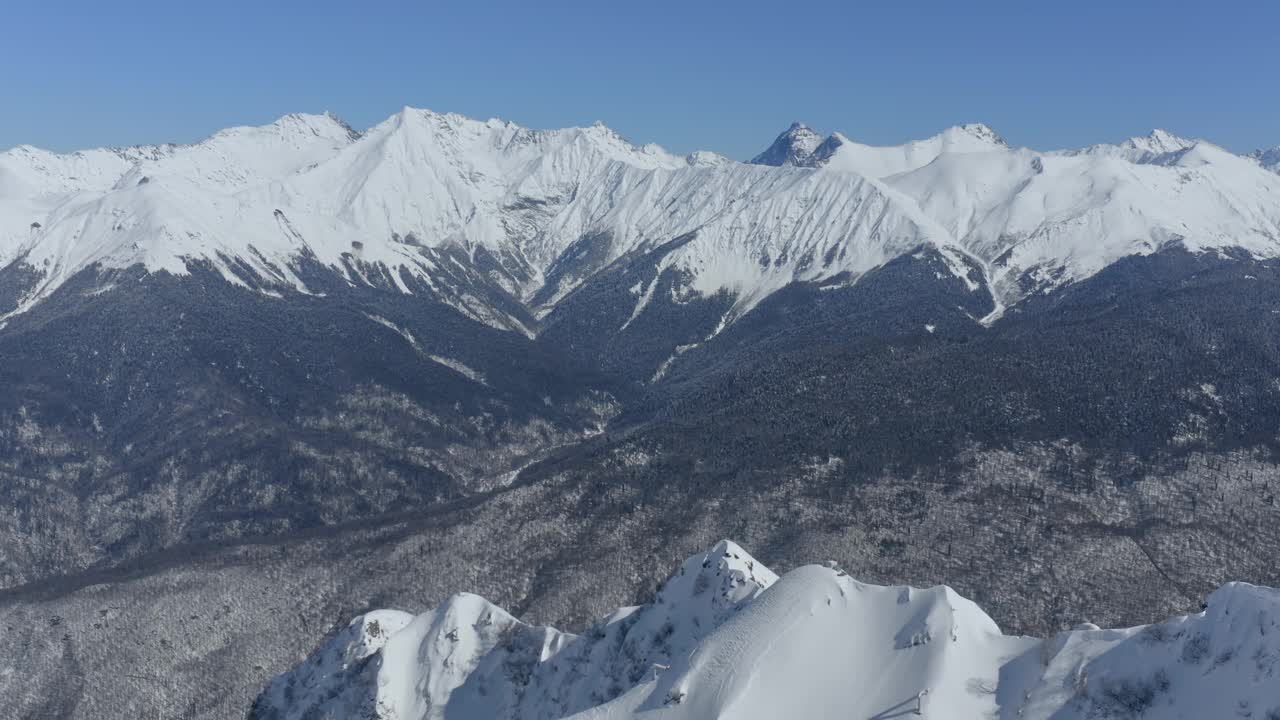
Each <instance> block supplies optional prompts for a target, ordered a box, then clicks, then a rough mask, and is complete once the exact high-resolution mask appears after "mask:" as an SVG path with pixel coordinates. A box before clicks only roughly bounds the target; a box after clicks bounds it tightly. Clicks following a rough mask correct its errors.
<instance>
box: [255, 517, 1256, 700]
mask: <svg viewBox="0 0 1280 720" xmlns="http://www.w3.org/2000/svg"><path fill="white" fill-rule="evenodd" d="M1278 686H1280V591H1276V590H1272V589H1268V588H1260V587H1254V586H1251V585H1245V584H1240V583H1233V584H1228V585H1226V586H1224V587H1222V588H1221V589H1220V590H1218V591H1216V592H1214V593H1213V594H1211V595H1210V596H1209V597H1208V599H1207V603H1206V608H1205V610H1204V611H1203V612H1201V613H1199V614H1196V615H1188V616H1183V617H1175V618H1173V619H1171V620H1169V621H1167V622H1164V623H1159V624H1155V625H1148V626H1142V627H1136V628H1128V629H1124V630H1099V629H1097V628H1096V627H1094V626H1089V625H1082V626H1081V627H1079V628H1077V629H1075V630H1072V631H1068V632H1063V633H1060V634H1058V635H1057V636H1055V637H1053V638H1050V639H1048V640H1038V639H1035V638H1027V637H1009V636H1005V635H1002V634H1001V633H1000V630H999V628H998V627H996V625H995V623H994V622H992V621H991V619H990V618H989V617H987V615H986V614H985V613H983V611H982V610H981V609H980V608H979V607H978V606H977V605H975V604H973V603H972V602H970V601H969V600H966V599H965V598H963V597H960V596H959V595H957V594H956V593H955V592H954V591H952V590H951V589H949V588H946V587H935V588H930V589H928V590H917V589H914V588H910V587H881V586H875V585H867V584H863V583H859V582H857V581H855V580H853V579H852V578H850V577H849V576H848V575H846V574H845V573H844V572H842V571H840V570H839V569H837V568H835V567H834V566H831V565H828V566H825V567H824V566H816V565H815V566H806V567H801V568H798V569H796V570H793V571H792V572H790V573H787V574H786V575H784V576H782V577H781V578H780V579H779V578H777V577H776V576H775V575H774V574H773V573H772V572H770V571H769V570H768V569H767V568H765V567H764V566H762V565H761V564H760V563H758V562H756V561H755V560H754V559H753V558H751V557H750V556H749V555H748V554H747V553H746V552H745V551H743V550H742V549H741V548H739V547H738V546H737V545H735V544H733V543H731V542H728V541H723V542H721V543H720V544H719V545H717V546H716V547H715V548H714V549H712V550H711V551H710V552H708V553H706V554H700V555H696V556H694V557H692V558H690V559H689V560H687V561H686V562H685V563H684V564H683V565H682V566H681V568H680V569H679V570H678V571H677V573H676V574H675V575H673V576H672V577H671V579H670V580H668V582H667V583H666V584H665V585H664V586H663V587H662V588H661V589H660V590H659V592H658V593H657V595H656V596H655V598H654V600H653V601H652V602H650V603H649V604H647V605H643V606H640V607H633V608H623V609H621V610H619V611H617V612H615V613H613V614H612V615H610V616H609V617H607V618H605V619H604V620H602V621H601V622H600V623H598V624H597V625H595V626H593V627H591V628H589V629H588V630H587V631H586V632H585V633H584V634H582V635H578V636H575V635H569V634H565V633H561V632H559V631H556V630H553V629H550V628H540V627H534V626H529V625H525V624H524V623H521V622H520V621H518V620H515V619H514V618H512V617H511V616H510V615H508V614H507V613H505V612H503V611H502V610H501V609H499V608H497V607H495V606H493V605H491V604H489V603H487V602H485V601H484V600H482V599H480V598H478V597H476V596H474V595H457V596H454V597H453V598H450V599H449V600H448V601H447V602H446V603H445V604H444V605H442V606H441V607H440V608H439V609H437V610H434V611H431V612H428V613H424V614H423V615H420V616H418V617H417V618H413V619H412V620H409V619H408V616H405V615H404V614H403V613H394V612H390V611H378V612H376V613H370V614H367V615H364V616H362V617H360V618H357V619H356V620H354V621H353V622H352V623H351V625H350V626H349V627H348V628H347V629H346V630H344V631H343V632H341V633H339V634H338V635H337V636H336V637H334V638H333V639H332V640H330V641H328V642H327V643H326V644H325V645H324V646H323V647H321V649H320V650H318V651H317V652H316V653H315V654H314V655H313V656H312V657H311V658H310V659H308V660H307V662H305V663H304V664H303V665H301V666H299V667H298V668H297V669H295V670H292V671H290V672H288V673H285V674H284V675H281V676H280V677H278V678H276V679H275V680H274V681H273V682H272V683H271V685H270V687H269V688H268V689H267V691H266V692H264V693H263V695H262V697H261V698H260V699H259V701H258V705H257V708H256V715H257V716H260V717H273V718H303V717H307V718H384V719H391V718H394V719H396V720H422V719H426V718H431V719H445V720H448V719H452V720H459V719H463V718H465V719H467V720H471V719H472V718H475V719H478V718H528V719H534V718H561V717H570V716H572V717H575V718H581V719H582V720H586V719H587V718H598V719H606V718H608V719H621V718H639V717H655V718H657V717H663V718H691V719H692V718H711V717H719V718H741V719H743V720H754V719H755V718H761V719H763V718H778V717H809V718H828V717H831V718H835V717H840V718H889V717H909V716H910V717H915V716H919V717H926V718H930V717H932V718H978V717H992V718H1007V719H1010V720H1012V719H1015V718H1018V719H1023V718H1056V719H1058V720H1071V719H1074V718H1079V719H1081V720H1083V719H1084V718H1131V717H1143V718H1190V717H1196V718H1209V717H1234V716H1236V714H1237V713H1239V712H1240V711H1242V710H1243V711H1247V713H1249V714H1250V716H1252V717H1271V716H1272V715H1275V714H1280V694H1277V693H1276V692H1275V688H1276V687H1278ZM1268 713H1271V715H1269V714H1268Z"/></svg>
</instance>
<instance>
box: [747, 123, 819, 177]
mask: <svg viewBox="0 0 1280 720" xmlns="http://www.w3.org/2000/svg"><path fill="white" fill-rule="evenodd" d="M821 144H822V136H821V135H819V134H818V133H816V132H814V131H813V130H811V129H810V128H809V126H808V125H805V124H804V123H802V122H793V123H791V125H790V126H789V127H788V128H787V129H786V130H783V131H782V132H781V133H780V134H779V135H778V137H776V138H774V140H773V144H771V145H770V146H769V147H768V148H767V149H766V150H765V151H764V152H762V153H760V154H759V155H757V156H755V157H754V158H752V159H751V163H752V164H754V165H772V166H774V167H780V166H783V165H796V166H801V167H805V166H808V165H810V164H811V162H810V157H811V156H812V155H813V151H814V150H816V149H817V148H818V146H819V145H821Z"/></svg>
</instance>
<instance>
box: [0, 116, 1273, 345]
mask: <svg viewBox="0 0 1280 720" xmlns="http://www.w3.org/2000/svg"><path fill="white" fill-rule="evenodd" d="M1272 155H1274V152H1273V153H1271V154H1267V153H1258V154H1256V156H1254V157H1242V156H1237V155H1233V154H1232V153H1230V152H1227V151H1226V150H1223V149H1222V148H1219V147H1217V146H1215V145H1212V144H1210V143H1208V142H1203V141H1197V140H1187V139H1183V138H1178V137H1175V136H1173V135H1170V134H1168V133H1164V132H1162V131H1155V132H1153V133H1152V134H1151V135H1149V136H1146V137H1139V138H1133V139H1130V140H1127V141H1124V142H1122V143H1119V144H1116V145H1099V146H1094V147H1090V148H1085V149H1082V150H1072V151H1055V152H1038V151H1034V150H1030V149H1026V148H1013V147H1010V146H1008V145H1007V144H1006V143H1005V141H1004V140H1002V139H1001V138H1000V137H999V136H998V135H997V134H996V133H995V132H993V131H992V130H991V129H990V128H987V127H986V126H983V125H964V126H960V127H954V128H951V129H948V130H945V131H944V132H942V133H941V134H939V135H937V136H935V137H932V138H928V139H925V140H921V141H918V142H912V143H908V144H906V145H902V146H896V147H873V146H868V145H862V144H859V143H856V142H853V141H851V140H849V139H848V138H846V137H844V136H843V135H840V134H838V133H837V134H833V135H830V136H829V137H827V138H825V139H822V138H821V136H819V135H818V134H817V133H814V132H813V131H812V130H810V129H808V128H806V127H805V126H803V125H800V124H796V125H793V126H792V127H791V128H790V129H788V130H787V131H786V132H785V133H783V134H782V135H781V136H779V137H778V139H777V140H776V141H775V142H774V144H773V145H772V146H771V147H770V148H769V149H768V150H766V151H765V152H764V153H762V154H761V155H760V156H758V157H757V158H755V160H754V161H753V162H752V163H740V162H735V161H732V160H730V159H728V158H725V157H722V156H719V155H715V154H713V153H706V152H699V153H693V154H691V155H688V156H679V155H673V154H671V153H669V152H667V151H665V150H663V149H662V148H659V147H657V146H652V145H650V146H644V147H637V146H635V145H632V144H630V143H628V142H627V141H625V140H624V139H623V138H622V137H620V136H619V135H618V134H617V133H615V132H613V131H611V130H610V129H608V128H607V127H604V126H603V125H599V124H597V125H595V126H592V127H588V128H569V129H564V130H550V131H540V130H529V129H526V128H522V127H519V126H517V125H514V124H512V123H509V122H504V121H500V120H489V121H477V120H472V119H468V118H465V117H462V116H459V115H454V114H439V113H434V112H430V111H426V110H416V109H411V108H406V109H404V110H403V111H401V112H399V113H397V114H396V115H394V116H392V117H391V118H388V119H387V120H386V121H384V122H382V123H380V124H378V125H377V126H375V127H373V128H370V129H369V130H367V131H365V132H363V133H358V132H355V131H354V130H352V129H351V128H350V127H348V126H347V125H346V124H344V123H343V122H342V121H340V120H338V119H337V118H335V117H333V116H331V115H327V114H326V115H289V116H286V117H284V118H281V119H280V120H278V121H277V122H275V123H272V124H271V125H267V126H264V127H249V128H232V129H229V130H225V131H222V132H219V133H217V134H215V135H214V136H212V137H210V138H208V139H207V140H204V141H203V142H200V143H196V144H194V145H159V146H147V147H135V148H127V149H116V150H91V151H85V152H78V153H72V154H67V155H59V154H54V153H49V152H45V151H42V150H38V149H35V148H31V147H26V146H22V147H18V148H14V149H12V150H9V151H7V152H5V153H3V154H0V268H4V267H21V268H23V269H24V270H25V271H27V273H26V275H25V277H28V278H30V279H29V280H28V281H27V282H26V284H25V286H24V287H23V288H22V292H21V293H19V294H18V295H19V296H18V297H17V298H15V300H14V301H13V302H12V303H11V306H10V307H6V308H0V312H3V313H4V314H6V315H12V314H14V313H20V312H23V311H24V310H27V309H30V308H31V307H32V306H34V305H35V304H36V303H38V302H40V301H41V300H42V299H43V298H45V297H47V296H48V295H49V294H50V293H52V292H53V291H55V290H56V289H57V288H58V287H59V286H61V285H62V284H63V283H65V282H66V281H67V280H68V279H69V278H71V277H73V276H74V275H76V274H77V273H78V272H80V271H81V270H84V269H86V268H89V267H93V266H97V267H99V268H119V267H128V266H132V265H136V264H142V265H144V266H145V267H146V268H148V269H149V270H153V271H154V270H166V271H168V272H171V273H175V274H182V273H186V272H188V271H189V269H190V267H191V265H192V263H193V262H202V263H207V264H208V265H210V266H212V267H214V268H216V269H217V270H218V271H219V272H221V274H222V275H223V276H224V277H225V278H226V279H227V280H228V281H230V282H233V283H236V284H240V285H245V284H247V285H250V286H251V287H255V288H256V289H260V290H262V291H264V292H268V293H278V292H281V291H286V290H293V291H297V292H303V293H308V292H313V291H314V290H313V288H311V287H309V285H308V282H307V281H306V279H305V273H304V272H303V271H302V269H301V267H302V265H304V264H306V263H314V262H318V263H319V264H320V266H322V267H325V268H329V269H332V270H333V271H334V272H336V273H339V274H341V275H342V276H343V277H345V278H346V280H348V281H349V282H351V283H372V282H378V281H384V282H387V283H389V284H391V285H394V286H395V287H396V288H398V289H399V290H400V291H402V292H405V293H417V292H428V293H431V294H433V295H435V296H436V297H438V298H439V299H441V300H442V301H444V302H447V303H449V304H451V305H454V306H455V307H457V308H458V309H459V310H461V311H462V312H464V313H465V314H467V315H469V316H471V317H473V318H475V319H480V320H483V321H484V322H487V323H489V324H491V325H494V326H496V327H500V328H503V329H512V330H519V331H522V332H525V333H530V334H531V333H533V332H536V329H534V328H530V327H527V323H522V322H521V321H520V320H519V319H517V318H514V317H512V315H511V313H510V312H507V311H505V310H504V309H503V308H502V307H500V306H495V305H494V303H492V302H488V301H486V300H485V298H484V297H483V293H479V292H477V291H476V289H475V288H476V285H477V283H483V284H489V285H492V286H494V287H499V288H501V289H502V290H503V291H504V292H506V293H509V294H510V295H511V296H512V297H514V298H516V299H517V300H519V301H521V302H524V303H526V304H527V305H528V306H529V309H530V310H531V311H532V312H533V313H534V314H535V316H540V315H542V314H545V313H547V312H549V311H550V310H551V309H552V308H553V307H554V306H555V305H556V304H557V302H558V301H559V300H561V299H562V298H563V297H565V296H566V295H567V294H568V293H570V292H572V291H573V290H574V289H575V288H576V287H577V286H579V285H580V284H581V283H582V282H583V281H584V280H585V279H586V278H588V277H590V276H591V275H592V273H594V272H596V271H598V270H599V269H600V268H602V267H605V266H607V265H608V264H609V263H611V262H613V261H615V260H617V259H619V258H621V257H623V256H627V255H629V254H633V253H637V252H641V251H652V250H654V249H655V248H659V247H661V246H662V245H663V244H664V243H668V242H669V241H671V240H673V239H675V238H679V237H682V236H689V235H690V234H692V240H691V241H690V242H687V243H683V244H681V245H679V247H677V248H674V249H672V250H671V251H670V252H668V253H666V254H665V255H664V256H663V257H662V258H661V260H660V263H661V265H662V267H661V268H660V269H661V270H669V271H670V272H672V273H674V274H675V275H676V276H678V278H679V294H680V296H682V297H689V296H694V295H697V296H704V297H705V296H711V295H715V294H717V293H722V292H723V293H727V294H728V295H729V296H731V297H732V298H734V302H733V306H732V309H731V310H730V312H729V313H728V314H727V315H726V317H725V321H726V322H731V321H732V320H734V319H736V318H737V317H740V316H741V315H742V314H743V313H744V312H746V311H748V310H749V309H750V308H752V307H753V306H754V305H755V304H756V303H758V302H759V301H760V300H761V299H762V298H764V297H766V296H768V295H769V294H771V293H772V292H774V291H776V290H777V289H779V288H781V287H783V286H785V285H787V284H789V283H792V282H797V281H800V282H828V281H840V282H848V281H855V280H856V279H857V278H858V277H860V276H861V275H863V274H864V273H866V272H867V271H869V270H871V269H874V268H876V267H879V266H881V265H883V264H884V263H886V262H888V261H889V260H892V259H893V258H895V257H899V256H901V255H904V254H907V253H911V252H914V251H915V250H916V249H918V248H920V247H921V246H931V247H934V248H937V249H938V250H939V251H940V252H941V254H942V256H943V257H945V258H947V259H948V261H949V262H950V265H951V269H952V271H953V273H954V274H955V275H957V276H958V277H961V278H963V279H964V280H965V281H966V282H968V283H970V284H971V286H972V287H974V288H975V289H977V288H978V287H979V286H982V285H985V286H987V287H988V288H989V289H990V290H991V291H992V293H993V295H994V296H995V298H996V300H997V303H996V305H997V307H996V312H995V313H993V315H992V317H993V318H994V317H997V316H998V315H999V312H1000V309H1001V307H1003V306H1007V305H1011V304H1013V303H1016V302H1018V301H1019V300H1020V299H1021V298H1023V297H1025V296H1026V295H1028V294H1029V293H1033V292H1036V291H1041V290H1050V289H1052V288H1054V287H1057V286H1060V285H1062V284H1064V283H1069V282H1072V281H1075V280H1079V279H1082V278H1085V277H1089V276H1091V275H1092V274H1094V273H1096V272H1098V271H1099V270H1101V269H1102V268H1104V267H1106V266H1107V265H1108V264H1110V263H1112V262H1114V261H1115V260H1117V259H1119V258H1121V257H1125V256H1129V255H1135V254H1148V253H1151V252H1154V251H1156V250H1158V249H1160V248H1162V247H1166V246H1168V245H1170V244H1181V245H1184V246H1186V247H1187V248H1189V249H1191V250H1194V251H1202V250H1211V249H1217V248H1224V247H1239V248H1243V249H1245V250H1246V251H1248V252H1250V253H1253V254H1255V255H1257V256H1266V257H1270V256H1275V255H1278V254H1280V175H1277V174H1276V173H1274V172H1270V171H1269V170H1268V167H1274V158H1273V157H1272ZM979 275H981V277H979ZM840 278H842V279H843V280H838V279H840ZM636 294H637V300H636V302H637V306H636V313H639V312H641V311H642V310H643V306H644V304H645V303H646V302H647V300H648V296H647V295H646V294H645V293H644V292H638V293H636Z"/></svg>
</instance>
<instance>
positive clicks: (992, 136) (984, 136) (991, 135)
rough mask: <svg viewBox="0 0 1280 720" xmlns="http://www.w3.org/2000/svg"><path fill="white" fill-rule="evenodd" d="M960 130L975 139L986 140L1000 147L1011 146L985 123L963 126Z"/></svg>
mask: <svg viewBox="0 0 1280 720" xmlns="http://www.w3.org/2000/svg"><path fill="white" fill-rule="evenodd" d="M959 129H960V130H963V131H964V132H966V133H968V134H970V135H972V136H973V137H975V138H978V139H979V140H985V141H987V142H990V143H991V144H993V145H999V146H1001V147H1008V146H1009V143H1007V142H1005V139H1004V138H1003V137H1000V133H997V132H996V131H995V130H992V129H991V126H990V125H986V124H983V123H965V124H964V125H961V126H960V128H959Z"/></svg>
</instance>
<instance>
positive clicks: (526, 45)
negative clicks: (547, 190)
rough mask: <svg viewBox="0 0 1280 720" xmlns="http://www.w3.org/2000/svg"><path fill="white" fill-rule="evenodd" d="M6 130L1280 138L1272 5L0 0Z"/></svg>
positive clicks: (59, 139) (24, 138) (753, 143)
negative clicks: (341, 123)
mask: <svg viewBox="0 0 1280 720" xmlns="http://www.w3.org/2000/svg"><path fill="white" fill-rule="evenodd" d="M0 18H2V19H3V27H4V30H5V31H4V33H3V35H2V37H3V40H2V41H0V147H9V146H12V145H16V144H19V143H31V144H35V145H40V146H43V147H49V148H52V149H57V150H70V149H75V148H80V147H88V146H97V145H106V144H113V145H121V144H133V143H143V142H160V141H174V142H189V141H194V140H197V139H199V138H201V137H203V136H205V135H207V134H208V133H210V132H212V131H214V130H217V129H219V128H221V127H225V126H229V125H237V124H259V123H265V122H269V121H271V120H273V119H274V118H276V117H278V116H280V115H282V114H285V113H287V112H294V111H306V112H319V111H322V110H331V111H333V112H335V113H336V114H338V115H339V116H341V117H343V118H345V119H346V120H347V121H348V122H350V123H351V124H352V125H354V126H355V127H357V128H364V127H367V126H369V125H372V124H374V123H376V122H377V121H379V120H381V119H383V118H385V117H386V116H388V115H390V114H391V113H393V112H395V111H397V110H398V109H399V108H400V107H402V106H404V105H413V106H415V107H429V108H431V109H434V110H440V111H454V112H460V113H464V114H467V115H472V116H476V117H491V116H499V117H504V118H507V119H511V120H514V121H516V122H519V123H521V124H524V125H528V126H531V127H561V126H565V125H582V124H588V123H591V122H593V121H595V120H603V121H604V122H606V123H607V124H609V125H610V126H612V127H614V128H615V129H617V130H618V131H620V132H622V133H623V134H624V135H626V136H627V137H628V138H630V139H631V140H633V141H636V142H658V143H661V144H663V145H665V146H667V147H669V148H670V149H672V150H676V151H681V152H683V151H688V150H692V149H697V148H705V149H710V150H715V151H718V152H722V153H725V154H728V155H731V156H734V157H739V158H743V157H748V156H750V155H752V154H754V153H755V152H756V151H757V150H759V149H761V148H762V147H763V146H764V145H766V144H767V143H768V142H769V141H770V140H771V139H772V137H773V136H774V135H775V134H777V133H778V132H779V131H780V130H782V129H783V128H785V126H786V125H787V124H788V123H790V122H791V121H792V120H803V121H805V122H807V123H809V124H810V125H812V126H814V127H815V128H817V129H820V130H825V131H830V130H841V131H843V132H845V133H846V134H848V135H850V136H852V137H855V138H857V139H859V140H862V141H864V142H873V143H893V142H900V141H902V140H905V139H908V138H912V137H921V136H925V135H929V134H932V133H934V132H937V131H938V130H940V129H941V128H943V127H946V126H948V125H953V124H957V123H963V122H985V123H987V124H989V125H991V126H992V127H994V128H995V129H996V130H997V131H998V132H1000V133H1002V134H1003V135H1004V136H1005V137H1006V138H1008V139H1009V140H1010V141H1011V142H1013V143H1016V144H1023V145H1029V146H1032V147H1039V148H1052V147H1064V146H1078V145H1085V144H1089V143H1093V142H1102V141H1115V140H1120V139H1122V138H1124V137H1128V136H1129V135H1133V134H1138V133H1143V132H1146V131H1147V130H1150V129H1151V128H1152V127H1157V126H1158V127H1164V128H1166V129H1168V130H1171V131H1173V132H1175V133H1179V134H1183V135H1192V136H1202V137H1207V138H1209V139H1212V140H1214V141H1216V142H1219V143H1221V144H1223V145H1226V146H1227V147H1229V148H1231V149H1235V150H1238V151H1244V150H1248V149H1252V148H1254V147H1258V146H1263V145H1266V146H1271V145H1277V144H1280V50H1277V47H1278V46H1280V38H1278V37H1277V35H1276V32H1277V28H1280V3H1276V2H1271V1H1270V0H1258V1H1257V2H1232V1H1220V2H1214V3H1210V2H1204V3H1178V2H1161V3H1156V2H1128V1H1122V0H1116V1H1115V2H1091V1H1084V0H1078V1H1076V2H1035V1H1032V0H1026V1H1024V2H1003V1H1000V2H994V1H985V0H969V1H968V2H962V1H958V0H957V1H953V2H901V1H897V0H881V1H880V2H875V3H861V2H859V3H855V2H826V1H825V0H810V1H808V2H757V1H755V0H738V1H737V2H714V1H711V0H687V1H686V2H679V3H676V2H665V0H664V1H657V0H646V1H645V2H625V1H624V2H610V1H607V0H601V1H598V2H590V3H588V2H556V1H555V0H545V1H541V2H540V1H538V0H526V1H523V2H503V3H481V2H467V3H463V2H456V3H435V2H367V3H361V2H358V1H357V0H342V1H340V2H331V1H330V0H311V1H310V2H292V1H291V0H259V1H258V2H244V1H242V0H221V1H216V2H215V1H210V0H166V1H165V2H154V1H152V0H141V1H133V0H113V1H101V0H94V1H93V2H89V1H88V0H39V1H33V0H5V2H4V5H3V8H2V9H0Z"/></svg>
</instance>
